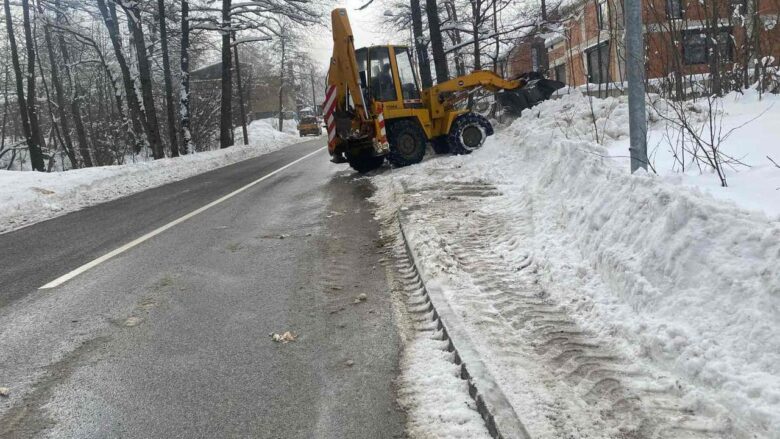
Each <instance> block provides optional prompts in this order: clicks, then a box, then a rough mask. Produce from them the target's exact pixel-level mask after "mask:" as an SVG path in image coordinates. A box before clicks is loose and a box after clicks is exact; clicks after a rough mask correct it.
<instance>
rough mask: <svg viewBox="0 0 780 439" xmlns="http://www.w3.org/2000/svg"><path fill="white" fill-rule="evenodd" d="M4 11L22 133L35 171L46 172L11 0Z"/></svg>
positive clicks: (7, 0)
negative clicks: (27, 93)
mask: <svg viewBox="0 0 780 439" xmlns="http://www.w3.org/2000/svg"><path fill="white" fill-rule="evenodd" d="M3 9H4V11H5V24H6V30H7V31H8V45H9V48H10V49H11V61H12V63H13V66H14V76H15V78H16V96H17V99H18V100H19V116H20V117H21V119H22V132H23V134H24V138H25V140H26V143H27V148H28V150H29V151H30V159H31V163H32V167H33V169H35V170H36V171H41V172H43V171H44V166H45V165H44V163H43V154H42V152H41V147H40V144H39V143H38V139H37V138H36V137H33V135H32V132H31V130H30V118H29V116H30V113H29V111H28V108H27V100H26V99H25V97H24V79H23V76H22V67H21V64H20V63H19V51H18V48H17V46H16V36H15V35H14V28H13V21H12V17H13V16H12V15H11V5H10V2H9V0H5V1H4V2H3Z"/></svg>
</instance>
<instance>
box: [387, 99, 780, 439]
mask: <svg viewBox="0 0 780 439" xmlns="http://www.w3.org/2000/svg"><path fill="white" fill-rule="evenodd" d="M602 104H605V106H609V105H611V104H609V103H605V102H602V101H596V105H597V106H599V105H602ZM583 105H584V106H583ZM583 108H586V109H587V101H586V100H585V99H583V98H582V97H577V96H570V97H565V98H563V99H561V100H559V101H553V102H547V103H545V104H543V105H541V106H540V107H538V110H537V111H536V112H535V113H534V114H533V116H531V115H527V116H531V117H524V118H523V119H521V120H518V121H516V122H515V123H514V124H513V125H512V126H511V127H510V128H508V129H507V130H504V131H503V132H501V133H499V134H498V135H497V136H495V138H493V139H490V140H489V142H488V143H487V144H486V145H485V147H484V148H483V149H482V150H480V151H478V152H476V153H475V154H473V155H472V156H470V157H448V158H439V159H436V160H429V161H427V162H425V163H423V164H422V165H420V166H413V167H409V168H405V169H401V170H393V171H392V172H391V173H388V174H386V175H383V176H379V177H376V178H375V184H376V185H377V187H380V188H386V189H387V190H385V191H378V192H377V196H376V197H375V200H376V201H377V202H378V203H379V204H380V205H381V206H383V208H382V209H380V211H381V212H383V215H386V216H387V215H392V213H393V212H394V211H395V209H397V208H402V209H403V208H407V209H408V214H407V215H406V216H407V218H408V221H409V230H410V233H409V236H410V239H411V240H412V241H413V242H412V247H413V250H414V251H415V252H416V253H417V254H418V255H419V256H421V260H422V261H423V267H421V269H422V270H425V271H426V274H427V276H428V277H429V278H434V279H436V280H437V281H438V282H440V283H442V284H445V285H449V286H450V290H451V292H450V297H449V299H450V300H451V301H452V304H453V308H455V309H456V310H458V311H459V312H460V313H461V315H462V316H463V323H464V324H465V325H467V326H468V328H469V331H470V332H471V336H472V338H473V339H482V340H486V342H485V343H484V345H483V346H482V347H481V348H482V349H483V352H484V354H485V355H486V357H487V358H488V360H487V361H486V363H488V366H489V367H490V368H492V372H493V373H494V374H495V375H496V376H497V380H498V381H499V382H502V383H503V384H502V386H503V385H505V386H507V387H508V388H509V389H508V391H507V390H506V389H505V393H507V396H508V397H510V398H514V399H513V403H514V404H517V405H516V407H515V409H516V411H517V412H518V413H519V414H520V415H521V417H524V419H523V420H524V422H527V426H528V427H529V429H530V430H531V435H532V436H534V437H559V435H560V434H563V433H566V434H572V433H577V434H585V435H590V437H619V436H620V435H621V434H624V433H625V432H626V431H625V430H626V429H628V430H631V429H632V428H633V427H632V426H631V425H632V424H631V423H630V422H628V421H626V420H625V419H622V418H620V419H618V420H619V421H620V422H615V420H614V419H612V420H610V419H608V416H607V418H603V419H602V417H604V416H605V412H604V408H603V407H602V406H600V405H599V404H601V403H600V402H599V401H601V400H600V399H598V398H597V399H595V400H594V399H593V392H594V391H596V390H598V389H600V387H599V386H605V385H607V384H608V383H613V384H609V385H610V386H613V387H610V389H612V390H610V392H611V394H612V395H614V393H615V389H616V388H619V389H621V390H620V391H621V392H625V393H627V394H630V395H639V400H640V401H642V406H641V407H640V409H641V410H643V411H646V412H647V413H649V415H648V416H650V418H651V419H652V418H653V416H655V413H656V412H655V411H654V410H656V409H655V408H653V407H655V405H656V404H660V405H662V406H663V410H669V407H674V410H675V412H674V413H675V414H674V416H672V415H664V416H665V417H666V418H668V419H666V420H665V421H664V422H665V423H667V424H668V425H669V427H668V428H670V429H673V431H674V432H677V433H679V432H680V431H684V432H685V433H686V434H687V436H685V435H680V436H677V435H676V434H677V433H674V434H673V435H669V434H670V433H669V432H666V434H667V436H665V437H741V436H742V434H754V435H755V436H750V437H773V435H774V434H775V433H776V432H777V431H780V415H778V414H780V369H779V368H778V365H779V364H780V318H778V316H780V224H778V221H777V218H776V216H775V214H774V213H773V210H772V209H773V207H772V206H773V204H772V203H773V202H774V201H778V203H775V204H774V206H778V205H780V199H775V198H770V199H766V200H764V199H762V198H761V199H759V201H761V202H762V203H760V204H761V205H762V207H768V209H762V210H764V212H760V211H749V210H743V209H740V208H739V207H737V206H736V205H735V204H734V203H731V202H724V201H723V200H722V199H719V198H715V197H713V196H711V195H709V194H707V193H706V192H710V190H709V189H707V190H701V189H698V188H696V187H693V186H695V185H696V181H695V180H696V177H693V176H690V177H689V176H683V177H681V176H661V177H658V176H652V175H636V176H630V175H629V174H628V172H627V166H625V165H624V164H623V163H620V160H614V159H610V158H607V157H608V156H609V151H608V150H607V149H606V148H604V147H602V146H600V145H597V144H595V143H594V142H593V141H592V139H590V138H588V137H586V136H583V135H580V134H582V133H587V130H586V129H585V128H584V126H586V125H588V124H589V125H590V126H592V125H593V120H592V119H591V120H589V121H588V120H587V119H585V122H584V123H583V122H582V120H581V119H583V118H587V115H586V114H585V113H584V110H583ZM726 110H727V111H729V107H728V106H726ZM609 111H610V118H609V119H608V120H607V119H604V120H602V121H601V122H602V123H603V125H602V126H606V127H607V128H606V129H605V130H604V131H603V132H607V133H609V132H610V131H611V132H612V133H613V134H614V135H611V137H612V138H614V139H620V138H621V136H622V135H623V133H625V131H626V130H627V124H625V123H624V122H625V120H624V116H621V113H622V112H623V108H622V107H621V104H620V102H617V104H615V105H614V106H613V107H612V108H611V109H610V110H609ZM755 111H756V110H755V108H754V109H752V110H751V112H752V113H755ZM762 111H763V110H762ZM770 111H771V110H770ZM587 113H588V114H589V109H587ZM598 114H599V113H597V115H598ZM774 120H776V119H774ZM726 121H727V122H728V123H730V122H729V120H728V118H727V119H726ZM597 122H598V119H597ZM580 124H583V125H582V126H583V131H582V133H579V134H578V132H577V131H576V130H575V129H572V127H574V128H576V127H577V126H579V125H580ZM775 125H778V124H776V123H775ZM567 128H568V129H567ZM654 128H658V125H654ZM746 129H747V128H746ZM758 129H759V130H760V132H764V133H765V130H777V129H778V128H777V127H776V126H772V123H771V122H769V123H767V124H765V126H764V127H762V128H758ZM656 134H657V133H656ZM653 135H655V134H653V133H651V138H652V136H653ZM750 138H751V137H748V136H737V137H734V138H732V139H731V140H730V141H736V140H739V141H740V143H736V144H735V145H737V146H743V147H745V148H746V149H749V148H753V149H759V150H761V148H760V147H761V146H766V145H758V147H756V145H752V144H751V145H747V144H746V141H747V140H749V139H750ZM752 138H754V139H755V138H756V137H755V136H753V137H752ZM735 139H736V140H735ZM747 143H749V142H747ZM608 146H609V145H608ZM766 148H769V146H766ZM766 148H764V149H763V150H762V152H763V151H765V150H766ZM769 152H771V151H769ZM778 153H779V154H778V155H780V151H778ZM767 163H768V162H767ZM768 165H769V164H768ZM768 165H767V166H768ZM760 166H764V165H760ZM660 170H661V169H659V171H660ZM769 170H770V169H769V168H766V169H762V170H761V172H760V175H763V173H764V172H765V171H766V172H768V171H769ZM755 171H756V170H755V169H751V170H749V171H747V172H748V173H753V172H755ZM778 172H780V170H778ZM733 176H734V174H732V177H733ZM706 177H708V178H712V176H706ZM702 178H704V177H702ZM757 178H759V177H757ZM760 178H762V177H760ZM689 179H690V180H689ZM691 180H694V181H691ZM753 180H754V179H751V178H747V177H746V179H743V180H742V182H745V181H749V182H751V181H752V182H753V183H754V182H755V181H753ZM732 181H733V182H734V184H733V185H732V186H736V187H739V184H738V179H735V178H732ZM493 186H495V189H492V187H493ZM715 189H716V188H711V190H713V191H714V190H715ZM493 192H500V193H501V194H502V195H500V196H494V195H495V194H493ZM778 192H780V191H778ZM772 195H774V194H767V195H766V196H767V197H771V196H772ZM732 199H733V200H735V201H736V202H737V203H740V205H742V206H747V207H750V204H749V203H746V202H744V201H745V200H744V199H743V198H740V197H738V196H736V197H732ZM767 214H769V215H772V216H771V217H768V216H767ZM471 236H475V237H477V239H476V240H473V242H472V241H470V240H469V239H470V237H471ZM521 268H522V270H521ZM513 272H517V273H513ZM518 303H519V305H517V304H518ZM531 308H533V310H532V314H528V312H529V311H528V310H529V309H531ZM542 314H545V315H547V314H549V315H554V316H556V318H555V319H552V320H554V321H556V322H559V323H553V324H552V326H553V329H556V328H555V325H558V326H559V327H558V328H557V330H558V331H562V330H563V331H567V334H569V335H567V337H570V338H571V340H568V341H567V342H566V343H565V344H566V345H571V346H575V345H576V346H577V347H576V349H579V350H581V352H580V353H579V354H576V355H575V357H574V358H570V359H568V360H566V358H568V357H567V355H570V354H567V352H571V349H575V348H572V347H571V346H570V348H569V350H566V349H567V348H565V347H564V348H561V349H563V350H562V351H560V352H558V351H556V352H554V353H553V354H550V353H549V352H550V351H545V352H544V353H540V352H541V351H542V350H544V349H546V348H544V346H539V345H537V344H535V343H537V342H538V340H534V339H533V338H532V337H534V336H537V337H538V333H537V332H535V331H537V330H540V331H541V330H544V328H542V329H540V328H536V327H535V326H534V323H533V322H534V321H538V317H537V316H538V315H542ZM518 318H519V320H518ZM535 319H537V320H535ZM499 328H500V330H498V329H499ZM561 328H563V329H561ZM559 338H560V337H559ZM547 341H550V340H547ZM542 344H544V343H542ZM543 348H544V349H543ZM583 351H584V353H583ZM596 352H599V353H606V354H603V355H596ZM589 357H597V358H600V357H603V358H604V360H603V361H601V362H600V363H599V364H600V365H599V367H601V368H603V369H610V370H611V369H616V371H613V372H614V373H613V374H612V375H613V376H609V377H608V378H609V380H612V381H609V380H607V378H602V379H600V380H599V379H596V378H594V377H593V376H592V375H593V374H595V373H596V372H598V371H596V372H593V373H590V372H589V373H588V374H586V375H587V376H586V378H587V379H591V378H593V380H594V381H593V382H592V383H591V384H592V387H591V386H587V385H583V384H582V381H576V380H575V381H569V380H570V379H571V377H572V374H574V375H576V373H575V372H576V371H578V370H579V371H581V369H580V367H582V366H585V365H586V364H587V363H583V364H580V365H579V366H577V367H575V369H574V371H570V373H563V372H561V371H562V370H565V369H566V368H567V367H570V366H572V365H573V364H574V365H576V362H577V361H578V359H583V358H585V359H587V358H589ZM564 360H565V361H564ZM583 361H584V360H583ZM540 362H541V363H542V365H538V364H539V363H540ZM544 362H549V364H548V366H544V364H545V363H544ZM580 378H581V377H580ZM578 379H579V378H578ZM614 383H618V384H614ZM614 386H618V387H614ZM651 387H652V388H654V389H655V390H652V391H650V390H648V388H651ZM659 389H660V390H659ZM602 390H603V389H602ZM661 394H663V395H662V397H661V396H659V395H661ZM578 395H579V398H578ZM589 398H590V399H589ZM621 400H622V401H623V402H625V398H623V399H621ZM648 401H649V402H648ZM551 413H552V414H554V415H555V416H558V415H561V414H568V418H567V419H566V420H565V421H564V420H561V419H557V420H556V421H552V420H550V414H551ZM578 413H579V415H578ZM669 413H672V412H671V411H669ZM686 413H689V414H690V416H689V418H690V419H683V418H685V417H686V415H685V414H686ZM659 416H660V415H659ZM675 416H676V417H675ZM621 423H622V424H623V426H622V427H621V425H620V424H621ZM635 427H636V428H640V427H641V423H640V426H635ZM621 428H622V429H621ZM670 431H671V430H670ZM638 434H639V437H659V436H658V434H656V435H650V434H647V432H642V431H639V432H638ZM697 435H698V436H697ZM660 437H664V436H663V432H662V433H661V436H660Z"/></svg>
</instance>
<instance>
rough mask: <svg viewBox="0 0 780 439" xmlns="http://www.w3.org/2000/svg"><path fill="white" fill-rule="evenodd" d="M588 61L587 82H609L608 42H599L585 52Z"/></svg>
mask: <svg viewBox="0 0 780 439" xmlns="http://www.w3.org/2000/svg"><path fill="white" fill-rule="evenodd" d="M585 56H586V58H587V61H588V82H590V83H591V84H604V83H607V82H609V42H608V41H605V42H604V43H601V44H599V45H598V46H596V47H594V48H592V49H589V50H587V51H586V52H585Z"/></svg>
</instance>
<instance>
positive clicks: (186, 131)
mask: <svg viewBox="0 0 780 439" xmlns="http://www.w3.org/2000/svg"><path fill="white" fill-rule="evenodd" d="M189 14H190V2H189V1H188V0H181V90H180V96H179V117H180V118H181V119H180V122H179V124H180V125H181V153H182V154H191V153H193V152H195V148H194V145H193V144H192V131H190V18H189Z"/></svg>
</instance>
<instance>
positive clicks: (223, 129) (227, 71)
mask: <svg viewBox="0 0 780 439" xmlns="http://www.w3.org/2000/svg"><path fill="white" fill-rule="evenodd" d="M230 5H231V1H230V0H222V23H221V29H220V32H221V33H222V97H221V102H222V107H221V110H220V122H219V147H220V148H227V147H229V146H232V145H233V103H232V97H233V76H232V71H231V68H230V65H231V58H232V55H233V54H232V53H231V45H230V33H231V12H232V11H231V8H230Z"/></svg>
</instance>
